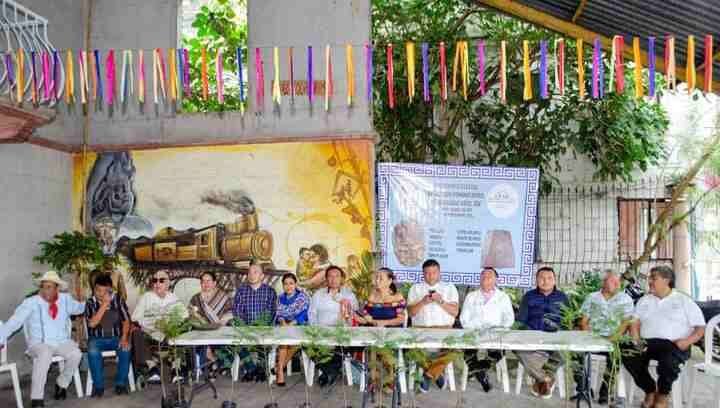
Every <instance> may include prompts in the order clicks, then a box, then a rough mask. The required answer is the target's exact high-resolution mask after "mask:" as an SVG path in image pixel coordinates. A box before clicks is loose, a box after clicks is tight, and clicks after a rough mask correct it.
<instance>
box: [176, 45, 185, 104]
mask: <svg viewBox="0 0 720 408" xmlns="http://www.w3.org/2000/svg"><path fill="white" fill-rule="evenodd" d="M184 59H185V55H183V49H182V48H178V49H177V81H178V90H177V92H178V99H180V98H182V97H183V92H184V90H185V63H184V62H183V60H184Z"/></svg>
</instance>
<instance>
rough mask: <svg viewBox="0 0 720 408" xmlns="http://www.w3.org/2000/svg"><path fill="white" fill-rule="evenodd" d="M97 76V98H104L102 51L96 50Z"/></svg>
mask: <svg viewBox="0 0 720 408" xmlns="http://www.w3.org/2000/svg"><path fill="white" fill-rule="evenodd" d="M94 53H95V76H96V78H97V98H98V100H101V101H102V100H103V99H104V98H103V83H102V75H101V74H100V51H98V50H95V51H94Z"/></svg>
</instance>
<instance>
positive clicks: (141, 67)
mask: <svg viewBox="0 0 720 408" xmlns="http://www.w3.org/2000/svg"><path fill="white" fill-rule="evenodd" d="M144 72H145V52H144V51H143V50H141V49H140V50H138V102H140V103H145V74H144Z"/></svg>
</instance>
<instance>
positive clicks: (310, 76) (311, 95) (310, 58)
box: [307, 45, 327, 104]
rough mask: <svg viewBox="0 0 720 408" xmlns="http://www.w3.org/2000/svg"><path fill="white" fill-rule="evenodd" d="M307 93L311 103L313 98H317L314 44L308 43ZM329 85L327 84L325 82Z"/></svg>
mask: <svg viewBox="0 0 720 408" xmlns="http://www.w3.org/2000/svg"><path fill="white" fill-rule="evenodd" d="M307 65H308V67H307V93H308V100H309V101H310V103H311V104H312V103H313V100H314V99H315V89H314V88H315V87H314V86H313V85H314V82H313V55H312V45H308V47H307ZM325 86H327V84H325Z"/></svg>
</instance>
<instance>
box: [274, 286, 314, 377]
mask: <svg viewBox="0 0 720 408" xmlns="http://www.w3.org/2000/svg"><path fill="white" fill-rule="evenodd" d="M282 284H283V293H282V294H281V295H280V296H279V297H278V304H277V312H276V313H275V324H277V325H278V326H294V325H305V324H307V322H308V309H309V308H310V299H309V298H308V296H307V295H306V294H305V292H303V291H302V290H300V289H298V287H297V278H296V277H295V275H294V274H292V273H286V274H285V275H283V277H282ZM297 350H298V348H297V347H291V346H279V347H278V359H277V365H276V366H275V375H277V381H276V382H277V385H278V386H279V387H284V386H285V367H286V366H287V364H288V363H289V362H290V361H291V360H292V357H293V355H295V353H296V352H297Z"/></svg>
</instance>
